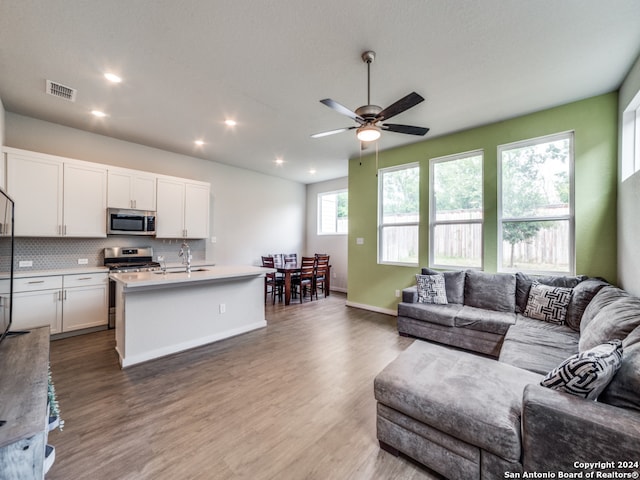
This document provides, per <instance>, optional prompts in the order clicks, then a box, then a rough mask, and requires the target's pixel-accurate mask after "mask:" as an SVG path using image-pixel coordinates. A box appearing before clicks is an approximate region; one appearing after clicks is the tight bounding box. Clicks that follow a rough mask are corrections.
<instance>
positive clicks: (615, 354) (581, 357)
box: [540, 340, 622, 400]
mask: <svg viewBox="0 0 640 480" xmlns="http://www.w3.org/2000/svg"><path fill="white" fill-rule="evenodd" d="M621 364H622V342H621V341H620V340H612V341H610V342H607V343H603V344H602V345H598V346H597V347H593V348H592V349H591V350H587V351H586V352H582V353H577V354H575V355H573V356H571V357H569V358H567V359H566V360H565V361H564V362H562V363H561V364H560V365H559V366H558V367H556V368H554V369H553V370H551V371H550V372H549V373H548V374H547V375H546V377H544V378H543V379H542V381H541V382H540V385H542V386H543V387H548V388H551V389H552V390H560V391H563V392H567V393H570V394H572V395H576V396H578V397H583V398H586V399H587V400H595V399H596V398H598V395H600V394H601V393H602V391H603V390H604V389H605V388H606V387H607V385H609V382H610V381H611V379H612V378H613V376H614V375H615V374H616V372H617V371H618V369H619V368H620V365H621Z"/></svg>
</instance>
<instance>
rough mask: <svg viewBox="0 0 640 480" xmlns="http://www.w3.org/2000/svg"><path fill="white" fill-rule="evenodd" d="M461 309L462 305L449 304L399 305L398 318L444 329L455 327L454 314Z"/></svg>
mask: <svg viewBox="0 0 640 480" xmlns="http://www.w3.org/2000/svg"><path fill="white" fill-rule="evenodd" d="M461 309H462V305H458V304H456V303H449V304H447V305H433V304H429V303H404V302H402V303H399V304H398V316H399V317H410V318H414V319H416V320H422V321H425V322H431V323H437V324H438V325H444V326H446V327H453V326H454V325H455V323H454V319H455V317H456V314H457V313H458V312H459V311H460V310H461Z"/></svg>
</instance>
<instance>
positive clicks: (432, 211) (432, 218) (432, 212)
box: [429, 149, 485, 270]
mask: <svg viewBox="0 0 640 480" xmlns="http://www.w3.org/2000/svg"><path fill="white" fill-rule="evenodd" d="M475 156H480V157H481V160H480V166H481V177H480V191H481V198H482V206H481V209H482V217H481V218H480V219H468V220H440V221H437V220H436V201H435V188H434V182H435V172H434V169H435V165H436V164H438V163H445V162H453V161H456V160H463V159H466V158H469V157H475ZM484 217H485V215H484V150H483V149H478V150H470V151H468V152H462V153H454V154H452V155H445V156H443V157H434V158H431V159H429V268H434V269H448V270H452V269H453V270H466V269H471V270H484ZM461 224H462V225H472V224H480V232H481V235H480V266H479V267H470V266H464V265H441V264H437V263H435V241H434V240H435V230H436V226H438V225H461Z"/></svg>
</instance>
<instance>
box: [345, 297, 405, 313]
mask: <svg viewBox="0 0 640 480" xmlns="http://www.w3.org/2000/svg"><path fill="white" fill-rule="evenodd" d="M347 307H354V308H361V309H362V310H370V311H372V312H378V313H384V314H385V315H391V316H393V317H397V316H398V311H397V310H391V309H390V308H380V307H374V306H373V305H365V304H364V303H355V302H350V301H349V300H347Z"/></svg>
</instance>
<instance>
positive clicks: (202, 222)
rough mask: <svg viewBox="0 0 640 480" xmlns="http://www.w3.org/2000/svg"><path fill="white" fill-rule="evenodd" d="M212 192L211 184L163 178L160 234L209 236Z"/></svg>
mask: <svg viewBox="0 0 640 480" xmlns="http://www.w3.org/2000/svg"><path fill="white" fill-rule="evenodd" d="M209 191H210V187H209V184H208V183H203V182H195V181H189V180H184V179H180V178H174V177H159V178H158V192H157V193H158V195H157V221H156V222H157V224H156V236H157V237H158V238H207V237H208V236H209Z"/></svg>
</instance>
